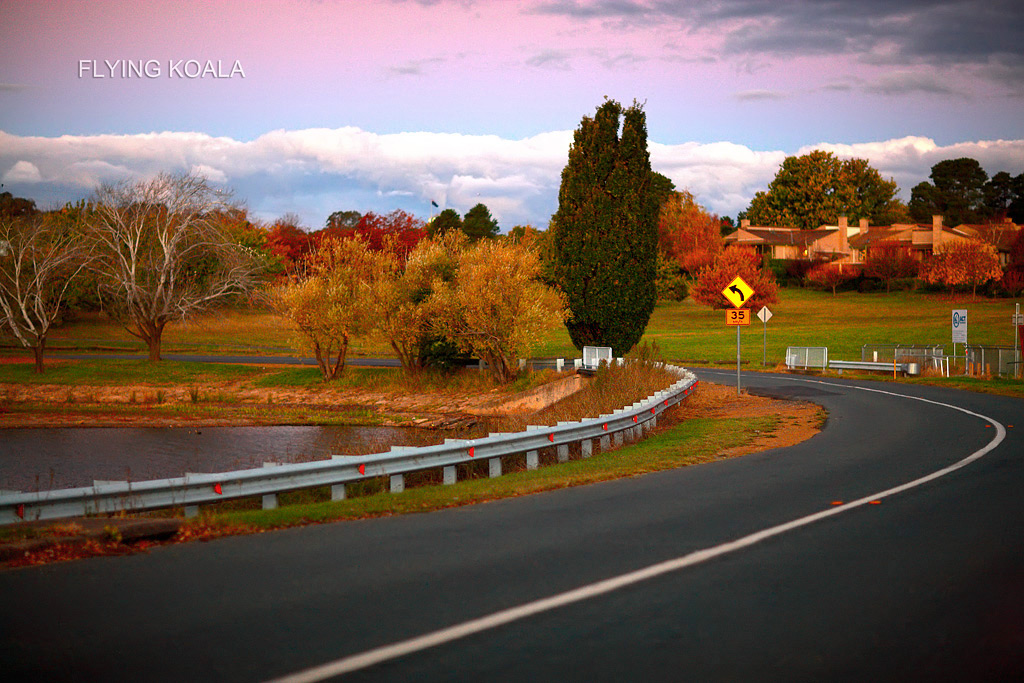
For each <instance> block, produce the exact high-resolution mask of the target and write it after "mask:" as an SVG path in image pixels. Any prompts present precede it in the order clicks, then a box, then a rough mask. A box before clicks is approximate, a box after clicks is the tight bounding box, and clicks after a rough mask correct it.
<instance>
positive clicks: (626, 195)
mask: <svg viewBox="0 0 1024 683" xmlns="http://www.w3.org/2000/svg"><path fill="white" fill-rule="evenodd" d="M620 121H621V123H622V132H621V135H620V133H619V124H620ZM653 180H654V176H653V174H652V172H651V163H650V156H649V154H648V151H647V120H646V115H645V114H644V111H643V108H642V106H641V105H639V104H637V103H636V102H634V103H633V106H632V107H630V108H628V109H625V110H624V109H623V107H622V105H621V104H619V103H618V102H615V101H613V100H608V101H606V102H605V103H604V104H602V105H601V106H600V107H598V108H597V112H596V114H595V115H594V117H593V118H591V117H589V116H584V117H583V120H582V121H581V122H580V127H579V128H578V129H576V132H575V134H574V135H573V143H572V146H571V147H570V148H569V161H568V163H567V164H566V166H565V168H564V169H563V170H562V185H561V188H560V189H559V192H558V211H557V212H556V213H555V215H554V216H552V219H551V233H552V242H553V251H554V270H555V279H556V282H557V283H558V285H559V287H560V288H561V289H562V291H563V292H564V293H565V295H566V299H567V302H568V307H569V315H568V317H567V319H566V327H567V328H568V329H569V336H570V337H571V338H572V342H573V344H575V345H576V347H577V348H582V347H583V346H585V345H595V346H610V347H612V350H613V351H614V353H615V354H616V355H619V356H621V355H622V354H624V353H626V352H628V351H629V350H630V349H631V348H633V346H634V345H636V343H637V342H638V341H639V340H640V337H641V336H643V333H644V329H645V328H646V327H647V322H648V320H649V319H650V317H651V312H652V311H653V310H654V304H655V302H656V300H657V295H658V292H657V288H656V286H655V280H656V278H657V258H658V193H657V191H652V181H653Z"/></svg>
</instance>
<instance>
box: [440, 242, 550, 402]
mask: <svg viewBox="0 0 1024 683" xmlns="http://www.w3.org/2000/svg"><path fill="white" fill-rule="evenodd" d="M539 272H540V261H539V259H538V258H537V255H536V254H535V253H534V252H533V251H532V250H530V249H529V248H527V247H526V246H525V245H522V244H516V243H513V242H511V241H508V240H480V241H478V242H475V243H473V244H472V245H471V246H470V247H468V248H466V249H465V250H463V251H462V252H461V253H460V254H459V260H458V269H457V271H456V275H455V278H454V280H453V281H450V282H448V283H444V284H440V285H439V286H438V287H437V289H436V290H435V292H434V293H433V294H432V295H431V298H432V304H433V307H434V310H435V311H436V317H435V318H434V319H433V320H434V325H435V329H436V330H437V331H438V333H440V334H443V335H444V336H446V337H448V338H450V339H452V340H453V341H454V342H455V343H456V344H458V345H459V347H460V348H461V349H463V350H464V351H467V352H469V353H472V354H473V355H475V356H476V357H477V358H479V359H480V360H482V361H484V362H485V363H486V364H487V368H488V370H489V371H490V372H491V374H492V375H493V377H494V379H495V380H496V381H498V382H500V383H507V382H510V381H511V380H513V379H514V378H515V377H516V375H517V374H518V373H519V365H518V359H519V358H525V357H527V356H528V355H529V354H530V351H531V350H532V348H533V347H534V346H535V345H536V344H537V343H538V342H539V341H540V338H541V336H542V334H543V332H544V331H545V330H547V329H548V328H549V327H551V326H553V325H557V324H558V323H560V322H561V321H562V310H563V307H562V302H561V298H560V296H559V295H558V294H557V293H556V292H555V291H554V290H552V289H550V288H549V287H546V286H545V285H543V284H542V283H541V282H539V281H538V279H537V276H538V274H539Z"/></svg>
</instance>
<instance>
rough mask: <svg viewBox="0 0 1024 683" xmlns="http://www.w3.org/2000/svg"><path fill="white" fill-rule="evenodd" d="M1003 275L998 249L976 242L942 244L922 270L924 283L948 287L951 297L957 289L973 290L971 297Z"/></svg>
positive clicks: (959, 241) (963, 241)
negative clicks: (989, 282)
mask: <svg viewBox="0 0 1024 683" xmlns="http://www.w3.org/2000/svg"><path fill="white" fill-rule="evenodd" d="M1002 274H1003V269H1002V268H1000V267H999V254H998V253H997V252H996V249H995V247H993V246H992V245H991V244H985V243H984V242H980V241H978V240H973V239H970V240H953V241H951V242H944V243H942V244H940V245H939V246H938V248H936V250H935V252H934V253H933V254H932V256H931V258H929V259H928V260H927V261H926V262H925V264H924V266H923V267H922V269H921V279H923V280H924V281H925V282H928V283H931V284H942V285H946V286H947V287H949V291H950V293H951V294H952V292H953V289H954V288H955V287H970V288H971V296H972V297H975V296H977V293H978V286H979V285H983V284H985V283H986V282H988V281H989V280H995V279H998V278H1000V277H1001V276H1002Z"/></svg>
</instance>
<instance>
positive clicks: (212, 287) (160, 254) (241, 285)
mask: <svg viewBox="0 0 1024 683" xmlns="http://www.w3.org/2000/svg"><path fill="white" fill-rule="evenodd" d="M232 208H234V207H233V206H232V204H231V203H230V196H229V195H228V194H227V193H225V192H222V191H220V190H217V189H215V188H213V187H211V186H210V184H209V183H208V182H207V180H206V179H205V178H203V177H202V176H199V175H195V174H180V175H171V174H166V173H161V174H160V175H158V176H156V177H155V178H152V179H151V180H144V181H137V182H122V183H119V184H117V185H104V186H103V187H101V188H100V189H99V190H97V191H96V193H95V196H94V198H93V210H92V211H91V212H89V214H88V219H87V221H88V224H89V231H88V232H89V236H90V239H91V242H92V244H93V245H94V247H95V250H96V257H97V258H96V261H95V263H96V267H97V275H98V277H99V286H100V296H101V300H102V302H103V306H104V308H105V309H106V310H107V312H108V313H109V314H110V315H111V316H112V317H114V318H115V319H116V320H118V321H119V322H120V323H121V324H122V325H124V327H125V329H126V330H128V332H129V333H130V334H132V335H134V336H136V337H138V338H139V339H141V340H142V341H144V342H145V343H146V346H147V347H148V349H149V359H150V360H151V361H158V360H160V343H161V338H162V335H163V331H164V327H165V326H166V325H167V323H169V322H170V321H172V320H183V319H185V318H187V317H189V316H191V315H195V314H197V313H201V312H204V311H207V310H209V309H211V308H213V307H216V306H218V305H221V304H223V303H225V302H226V301H228V300H230V299H231V298H232V297H234V296H236V295H239V294H244V293H247V292H250V291H252V289H253V288H254V287H255V285H256V275H257V272H258V268H259V266H258V264H257V261H256V259H254V258H253V257H252V255H251V254H250V253H249V252H248V251H247V250H246V249H245V248H243V247H241V246H240V245H238V244H235V243H234V242H233V241H232V240H231V238H230V237H229V236H228V235H227V234H226V233H225V231H224V230H223V227H222V226H221V224H220V222H219V221H217V220H216V214H217V213H218V212H223V211H229V210H231V209H232Z"/></svg>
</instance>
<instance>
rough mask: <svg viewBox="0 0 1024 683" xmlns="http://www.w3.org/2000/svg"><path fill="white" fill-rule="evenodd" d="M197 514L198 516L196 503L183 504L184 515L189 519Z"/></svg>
mask: <svg viewBox="0 0 1024 683" xmlns="http://www.w3.org/2000/svg"><path fill="white" fill-rule="evenodd" d="M198 516H199V506H198V505H186V506H185V517H188V518H189V519H191V518H193V517H198Z"/></svg>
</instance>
